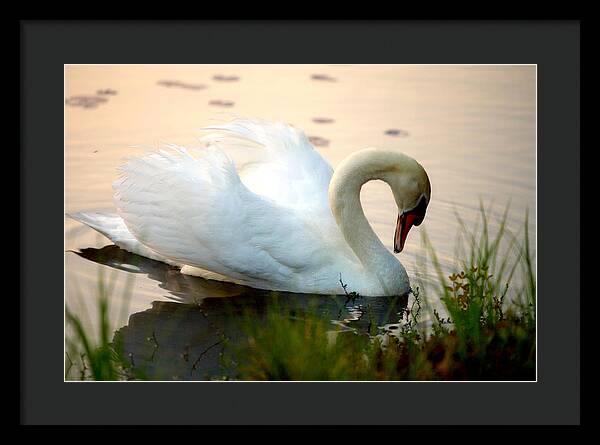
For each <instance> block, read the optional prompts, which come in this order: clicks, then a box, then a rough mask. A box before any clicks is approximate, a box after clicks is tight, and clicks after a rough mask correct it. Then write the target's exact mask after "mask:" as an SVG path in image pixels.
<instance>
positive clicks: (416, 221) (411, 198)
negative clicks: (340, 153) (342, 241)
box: [329, 147, 431, 253]
mask: <svg viewBox="0 0 600 445" xmlns="http://www.w3.org/2000/svg"><path fill="white" fill-rule="evenodd" d="M371 180H381V181H384V182H386V183H387V184H388V185H389V187H390V188H391V189H392V193H393V195H394V200H395V201H396V205H397V207H398V219H397V221H396V229H395V231H394V252H395V253H399V252H402V250H403V249H404V243H405V241H406V238H407V236H408V232H409V231H410V229H411V228H412V227H413V226H418V225H420V224H421V223H422V222H423V219H424V218H425V212H426V211H427V206H428V205H429V202H430V200H431V184H430V182H429V177H428V176H427V172H426V171H425V169H424V168H423V166H421V164H419V163H418V162H417V161H415V160H414V159H413V158H411V157H410V156H407V155H405V154H403V153H400V152H398V151H394V150H386V149H380V148H374V147H369V148H365V149H362V150H359V151H357V152H354V153H352V154H351V155H350V156H348V157H347V158H346V159H344V160H343V161H342V162H341V163H340V164H339V166H338V168H337V169H336V173H335V175H334V177H333V178H332V181H331V184H330V187H329V194H330V203H331V205H332V212H333V215H334V216H335V218H336V220H338V223H340V222H343V221H344V218H342V213H343V211H344V209H345V207H347V205H346V203H347V202H348V196H347V194H348V193H355V192H352V190H354V191H357V190H358V191H359V193H360V187H361V186H362V185H363V184H364V183H366V182H367V181H371ZM347 212H348V215H351V213H349V210H347ZM347 219H348V220H352V218H351V217H347ZM349 224H353V223H349ZM348 236H349V237H351V238H352V236H353V235H352V233H351V230H348Z"/></svg>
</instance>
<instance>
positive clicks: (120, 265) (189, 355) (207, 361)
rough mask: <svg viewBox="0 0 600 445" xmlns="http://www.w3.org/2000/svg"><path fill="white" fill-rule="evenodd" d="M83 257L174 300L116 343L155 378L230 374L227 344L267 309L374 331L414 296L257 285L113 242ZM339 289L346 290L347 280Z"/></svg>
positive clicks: (139, 318) (121, 332)
mask: <svg viewBox="0 0 600 445" xmlns="http://www.w3.org/2000/svg"><path fill="white" fill-rule="evenodd" d="M74 253H76V254H77V255H79V256H80V257H83V258H86V259H88V260H91V261H94V262H96V263H99V264H103V265H106V266H110V267H113V268H116V269H119V270H123V271H127V272H130V273H140V274H145V275H147V276H148V277H149V278H150V279H152V280H154V281H156V282H158V283H159V286H160V287H161V288H162V289H165V290H166V291H167V292H168V295H166V296H167V298H169V299H170V300H172V301H154V302H152V306H151V307H150V308H149V309H147V310H145V311H142V312H137V313H134V314H132V315H130V316H129V321H128V324H127V325H126V326H123V327H121V328H120V329H118V330H117V331H116V332H115V335H114V343H115V344H116V345H117V346H118V347H119V349H120V350H121V351H123V353H124V355H125V356H126V357H129V360H130V361H131V365H132V366H134V367H135V368H139V369H143V372H144V375H145V377H146V378H148V379H150V380H173V379H180V380H197V379H208V378H211V377H212V376H224V375H227V371H224V369H222V366H221V362H220V357H221V353H222V352H223V350H224V347H225V344H229V345H231V344H236V343H239V342H240V341H241V340H243V339H244V338H245V336H244V330H243V326H242V324H243V322H247V321H248V317H250V318H251V319H252V322H257V323H262V322H263V321H264V319H265V316H266V313H267V311H272V310H277V311H279V312H280V313H281V315H282V316H286V317H297V316H301V315H302V313H303V312H305V311H308V310H311V311H315V310H316V311H317V312H318V313H319V314H320V315H322V316H324V317H327V319H329V320H331V323H332V329H340V328H341V329H342V330H357V331H361V332H367V331H369V330H370V329H372V328H373V324H375V325H376V326H379V327H382V326H389V325H393V324H397V323H400V322H401V320H402V315H403V313H404V310H405V309H406V307H407V303H408V295H404V296H400V297H361V296H356V295H355V294H349V295H332V296H323V295H309V294H295V293H290V292H273V291H263V290H258V289H253V288H250V287H246V286H241V285H237V284H233V283H224V282H219V281H213V280H205V279H203V278H199V277H192V276H189V275H184V274H181V273H180V272H179V269H178V268H176V267H173V266H169V265H167V264H165V263H162V262H159V261H155V260H151V259H148V258H145V257H141V256H139V255H135V254H132V253H129V252H126V251H124V250H123V249H120V248H119V247H117V246H114V245H109V246H105V247H103V248H101V249H95V248H85V249H82V250H81V251H79V252H74ZM340 290H341V291H342V292H343V288H342V287H341V285H340Z"/></svg>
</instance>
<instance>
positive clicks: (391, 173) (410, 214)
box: [69, 119, 431, 296]
mask: <svg viewBox="0 0 600 445" xmlns="http://www.w3.org/2000/svg"><path fill="white" fill-rule="evenodd" d="M204 130H207V131H209V133H208V134H207V135H206V136H205V137H203V138H202V141H203V142H204V143H205V146H204V147H203V148H201V149H194V150H186V149H185V148H182V147H177V146H169V147H168V148H167V149H164V150H159V151H157V152H152V153H150V154H146V155H143V156H139V157H135V158H131V159H130V160H129V161H128V162H127V163H126V164H124V165H123V166H121V167H120V171H121V176H120V178H119V179H118V180H117V181H116V182H115V183H114V184H113V187H114V189H115V192H116V193H115V202H116V205H117V208H118V211H119V214H118V215H116V214H101V213H76V214H72V215H69V216H71V217H72V218H74V219H76V220H78V221H80V222H83V223H85V224H87V225H88V226H90V227H92V228H94V229H96V230H98V231H99V232H101V233H102V234H104V235H106V236H107V237H108V238H110V239H111V240H112V241H113V242H114V243H115V244H116V245H118V246H119V247H121V248H123V249H125V250H127V251H130V252H133V253H137V254H140V255H143V256H146V257H149V258H153V259H157V260H161V261H164V262H166V263H169V264H172V265H176V266H179V267H181V272H182V273H184V274H190V275H199V276H202V277H204V278H208V279H216V280H221V281H229V282H234V283H239V284H244V285H247V286H251V287H255V288H259V289H271V290H281V291H291V292H300V293H318V294H340V293H343V289H342V287H341V284H340V277H341V279H342V280H343V282H344V283H345V284H347V285H348V287H347V288H348V290H349V291H355V292H358V293H359V294H361V295H366V296H375V295H378V296H383V295H402V294H405V293H407V292H408V291H409V290H410V283H409V279H408V275H407V273H406V270H405V268H404V267H403V266H402V264H401V263H400V262H399V261H398V260H397V259H396V258H395V257H394V255H393V254H392V253H391V252H390V251H389V250H388V249H386V247H385V246H384V245H383V244H382V243H381V241H380V240H379V238H378V237H377V235H376V234H375V233H374V232H373V230H372V228H371V226H370V225H369V223H368V221H367V219H366V217H365V215H364V213H363V209H362V206H361V203H360V190H361V187H362V185H363V184H365V183H366V182H367V181H371V180H376V179H380V180H383V181H385V182H386V183H387V184H389V186H390V187H391V189H392V192H393V195H394V199H395V201H396V204H397V206H398V220H397V226H396V231H395V234H394V251H395V252H400V251H401V250H402V249H403V247H404V242H405V240H406V236H407V234H408V231H409V230H410V228H411V227H412V226H413V225H419V224H420V223H421V222H422V220H423V218H424V216H425V210H426V208H427V204H428V203H429V200H430V194H431V187H430V183H429V178H428V177H427V173H426V172H425V170H424V169H423V167H422V166H421V165H420V164H419V163H417V162H416V161H415V160H414V159H412V158H410V157H408V156H406V155H404V154H402V153H398V152H394V151H390V150H380V149H374V148H367V149H365V150H361V151H357V152H355V153H353V154H351V155H350V156H349V157H348V158H346V159H345V160H344V161H343V162H341V163H340V165H339V166H338V168H337V170H336V171H335V173H334V172H333V169H332V168H331V166H330V165H329V163H328V162H327V161H326V160H325V159H324V158H323V157H322V156H321V155H320V154H319V153H318V152H317V151H316V150H314V148H313V147H312V145H311V144H310V142H309V141H308V139H307V138H306V136H305V135H304V133H303V132H302V131H300V130H297V129H295V128H293V127H292V126H290V125H287V124H284V123H272V122H264V121H258V120H253V119H235V120H233V121H232V122H230V123H228V124H225V125H220V126H213V127H207V128H205V129H204ZM232 151H237V155H246V160H245V161H243V162H238V165H237V169H236V165H234V162H233V161H232V157H231V156H230V154H229V153H231V152H232ZM238 157H239V156H238Z"/></svg>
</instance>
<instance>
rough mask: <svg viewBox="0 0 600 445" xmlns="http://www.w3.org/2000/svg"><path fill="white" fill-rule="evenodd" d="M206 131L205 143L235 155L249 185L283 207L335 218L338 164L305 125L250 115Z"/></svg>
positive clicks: (239, 169) (246, 183)
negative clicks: (332, 190) (331, 193)
mask: <svg viewBox="0 0 600 445" xmlns="http://www.w3.org/2000/svg"><path fill="white" fill-rule="evenodd" d="M203 130H204V131H206V132H208V133H207V134H206V136H204V137H203V138H202V140H203V141H204V142H206V143H208V144H210V145H215V146H218V147H220V148H221V149H223V150H224V151H226V152H227V153H229V154H230V155H231V156H232V157H233V158H234V159H235V160H236V164H237V168H238V171H239V176H240V178H241V180H242V182H243V183H244V184H245V185H246V186H247V187H248V189H250V190H251V191H253V192H254V193H256V194H258V195H261V196H264V197H267V198H269V199H270V200H272V201H274V202H276V203H277V204H279V205H281V206H284V207H288V208H294V209H297V210H298V211H300V210H301V211H303V212H309V213H312V214H314V216H315V217H318V218H327V219H330V218H328V217H327V215H328V214H330V210H329V201H328V187H329V182H330V180H331V177H332V175H333V168H332V167H331V165H330V164H329V163H328V162H327V160H325V159H324V158H323V156H321V154H320V153H319V152H318V151H316V150H315V149H314V147H313V146H312V144H311V143H310V141H309V140H308V138H307V137H306V135H305V134H304V132H303V131H302V130H300V129H297V128H295V127H293V126H291V125H289V124H286V123H283V122H268V121H263V120H258V119H247V118H237V119H234V120H233V121H231V122H229V123H226V124H224V125H216V126H211V127H205V128H204V129H203ZM330 220H331V221H333V220H332V219H330Z"/></svg>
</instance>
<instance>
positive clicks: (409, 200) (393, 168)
mask: <svg viewBox="0 0 600 445" xmlns="http://www.w3.org/2000/svg"><path fill="white" fill-rule="evenodd" d="M382 155H383V156H384V157H385V158H387V165H386V167H385V168H384V169H383V170H380V171H379V172H378V173H379V179H381V180H383V181H385V182H387V184H388V185H389V186H390V188H391V189H392V193H393V195H394V200H395V201H396V205H397V206H398V218H397V221H396V229H395V231H394V253H400V252H402V250H403V249H404V243H405V242H406V238H407V236H408V232H409V231H410V229H411V228H412V227H413V226H419V225H420V224H421V223H422V222H423V220H424V219H425V213H426V211H427V206H428V205H429V202H430V200H431V184H430V182H429V177H428V176H427V172H426V171H425V169H424V168H423V166H421V164H419V163H418V162H417V161H415V160H414V159H413V158H411V157H410V156H407V155H405V154H402V153H398V152H391V151H384V152H383V153H382Z"/></svg>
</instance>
